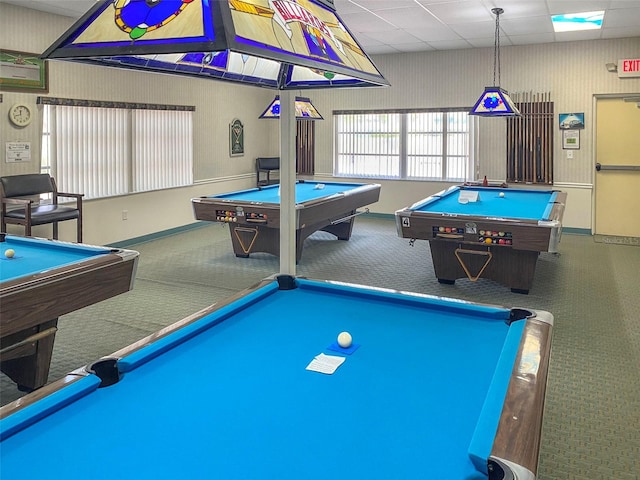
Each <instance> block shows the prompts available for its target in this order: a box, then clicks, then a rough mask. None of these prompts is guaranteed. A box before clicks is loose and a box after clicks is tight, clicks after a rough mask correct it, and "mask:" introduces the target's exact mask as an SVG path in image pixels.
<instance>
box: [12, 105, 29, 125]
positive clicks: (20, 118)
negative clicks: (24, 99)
mask: <svg viewBox="0 0 640 480" xmlns="http://www.w3.org/2000/svg"><path fill="white" fill-rule="evenodd" d="M9 120H10V121H11V123H13V124H14V125H15V126H16V127H26V126H27V125H29V124H30V123H31V120H33V114H32V113H31V107H29V106H28V105H25V104H24V103H16V104H15V105H13V106H12V107H11V108H10V109H9Z"/></svg>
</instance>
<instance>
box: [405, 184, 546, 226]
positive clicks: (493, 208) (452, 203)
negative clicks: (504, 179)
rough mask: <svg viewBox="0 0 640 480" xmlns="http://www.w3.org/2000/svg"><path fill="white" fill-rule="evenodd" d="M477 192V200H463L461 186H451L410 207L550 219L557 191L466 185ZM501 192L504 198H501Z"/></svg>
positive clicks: (513, 217)
mask: <svg viewBox="0 0 640 480" xmlns="http://www.w3.org/2000/svg"><path fill="white" fill-rule="evenodd" d="M464 190H466V191H471V192H478V194H479V197H480V198H479V200H478V201H477V202H469V203H460V202H458V197H459V195H460V191H461V189H460V187H452V188H451V189H449V190H447V191H445V192H444V193H443V194H442V195H441V196H433V197H430V198H428V199H427V200H425V201H424V202H420V203H418V204H416V205H413V206H412V207H411V210H417V211H420V212H428V213H440V214H449V215H452V214H453V215H471V216H479V217H498V218H506V219H524V220H547V219H548V218H549V215H550V213H551V209H552V207H553V203H554V201H555V198H556V196H557V192H554V191H550V190H522V189H515V188H505V189H500V188H482V187H464ZM500 192H502V193H504V197H500Z"/></svg>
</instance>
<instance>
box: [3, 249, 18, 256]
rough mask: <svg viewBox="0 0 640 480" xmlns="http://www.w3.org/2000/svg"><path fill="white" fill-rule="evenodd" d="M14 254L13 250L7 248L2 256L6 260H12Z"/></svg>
mask: <svg viewBox="0 0 640 480" xmlns="http://www.w3.org/2000/svg"><path fill="white" fill-rule="evenodd" d="M15 254H16V252H15V251H14V250H13V248H7V249H6V250H5V251H4V256H5V257H7V258H13V257H14V256H15Z"/></svg>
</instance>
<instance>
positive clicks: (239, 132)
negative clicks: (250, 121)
mask: <svg viewBox="0 0 640 480" xmlns="http://www.w3.org/2000/svg"><path fill="white" fill-rule="evenodd" d="M229 155H231V156H232V157H239V156H242V155H244V125H242V122H241V121H240V120H238V119H237V118H236V119H234V120H233V121H232V122H231V123H230V124H229Z"/></svg>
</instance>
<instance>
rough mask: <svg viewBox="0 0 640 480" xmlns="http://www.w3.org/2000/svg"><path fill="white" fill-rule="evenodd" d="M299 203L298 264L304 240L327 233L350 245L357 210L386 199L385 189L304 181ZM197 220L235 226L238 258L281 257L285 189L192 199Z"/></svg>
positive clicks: (300, 184) (233, 233)
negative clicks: (382, 192) (382, 193)
mask: <svg viewBox="0 0 640 480" xmlns="http://www.w3.org/2000/svg"><path fill="white" fill-rule="evenodd" d="M295 198H296V218H295V226H296V262H299V261H300V258H301V257H302V246H303V243H304V240H305V239H306V238H307V237H308V236H309V235H311V234H312V233H314V232H317V231H318V230H322V231H325V232H329V233H331V234H333V235H335V236H336V237H337V238H338V239H339V240H349V239H350V238H351V232H352V230H353V222H354V219H355V217H356V216H357V215H358V214H359V213H358V212H356V210H357V209H358V208H360V207H364V206H366V205H369V204H371V203H375V202H377V201H378V199H379V198H380V185H378V184H365V183H340V182H326V183H322V182H313V181H306V180H304V181H303V180H299V181H297V182H296V185H295ZM191 202H192V204H193V212H194V215H195V218H196V220H206V221H210V222H222V223H227V224H229V233H230V234H231V243H232V245H233V251H234V253H235V255H236V257H244V258H247V257H249V255H250V254H252V253H256V252H266V253H270V254H272V255H279V254H280V186H279V185H270V186H265V187H260V188H251V189H249V190H240V191H238V192H231V193H225V194H222V195H211V196H204V197H199V198H194V199H192V200H191Z"/></svg>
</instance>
